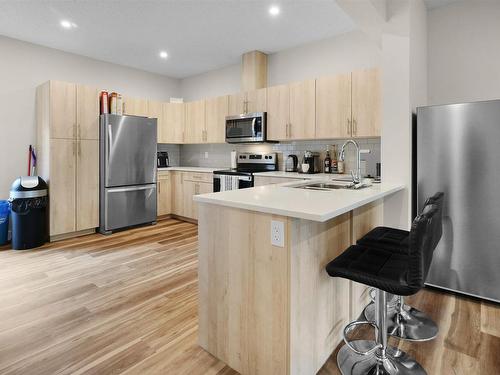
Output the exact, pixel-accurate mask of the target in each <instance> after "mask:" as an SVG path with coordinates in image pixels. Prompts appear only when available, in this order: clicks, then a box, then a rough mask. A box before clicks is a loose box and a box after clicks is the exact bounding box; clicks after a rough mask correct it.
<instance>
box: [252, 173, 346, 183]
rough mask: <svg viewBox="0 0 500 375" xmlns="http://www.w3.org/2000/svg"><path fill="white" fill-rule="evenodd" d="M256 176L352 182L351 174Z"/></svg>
mask: <svg viewBox="0 0 500 375" xmlns="http://www.w3.org/2000/svg"><path fill="white" fill-rule="evenodd" d="M253 175H254V176H262V177H281V178H302V179H304V180H312V179H320V180H325V179H345V180H349V181H350V180H351V175H350V174H345V173H344V174H332V173H298V172H285V171H272V172H257V173H254V174H253Z"/></svg>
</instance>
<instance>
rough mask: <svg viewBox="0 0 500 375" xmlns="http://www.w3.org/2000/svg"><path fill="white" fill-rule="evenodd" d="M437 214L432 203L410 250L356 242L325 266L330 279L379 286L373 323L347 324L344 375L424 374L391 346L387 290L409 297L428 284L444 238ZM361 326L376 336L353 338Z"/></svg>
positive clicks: (414, 230)
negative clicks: (371, 329)
mask: <svg viewBox="0 0 500 375" xmlns="http://www.w3.org/2000/svg"><path fill="white" fill-rule="evenodd" d="M438 214H439V209H438V207H437V206H436V205H435V204H430V205H427V206H426V207H425V208H424V210H423V211H422V213H421V214H420V215H419V216H417V218H415V220H414V221H413V223H412V227H411V231H410V236H409V251H408V253H403V252H394V251H391V250H388V249H382V248H375V247H368V246H364V245H352V246H350V247H349V248H348V249H347V250H346V251H344V252H343V253H342V254H341V255H339V256H338V257H337V258H335V259H334V260H332V261H331V262H330V263H328V265H327V266H326V271H327V272H328V274H329V275H330V276H332V277H342V278H345V279H349V280H353V281H356V282H359V283H362V284H365V285H368V286H371V287H374V288H376V292H375V321H369V320H366V321H355V322H351V323H349V324H348V325H347V326H346V327H345V328H344V341H345V344H346V345H344V346H343V347H342V348H341V349H340V351H339V353H338V355H337V364H338V366H339V368H340V371H341V372H342V374H343V375H351V374H352V375H361V374H377V375H383V374H390V375H396V374H397V375H399V374H412V375H424V374H426V372H425V370H424V369H423V368H422V366H420V364H418V362H416V361H415V360H414V359H413V358H411V357H410V356H409V355H408V354H406V353H405V352H403V351H401V350H399V349H397V348H394V347H389V346H388V345H387V337H388V333H387V294H388V293H391V294H396V295H400V296H408V295H412V294H415V293H417V292H418V291H419V290H420V289H421V288H422V287H423V286H424V281H425V278H426V277H427V272H428V270H429V266H430V263H431V260H432V254H433V252H434V248H435V247H434V246H433V244H434V243H435V241H436V237H438V236H440V232H438V230H437V225H438V223H439V219H438ZM363 324H368V325H371V326H373V327H374V328H375V332H376V340H375V341H371V340H354V341H351V340H349V339H348V337H347V336H348V334H349V332H350V331H352V330H353V329H354V328H355V327H357V326H359V325H363Z"/></svg>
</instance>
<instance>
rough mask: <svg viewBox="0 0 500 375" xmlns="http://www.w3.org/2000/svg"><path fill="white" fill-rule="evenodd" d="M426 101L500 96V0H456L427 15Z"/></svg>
mask: <svg viewBox="0 0 500 375" xmlns="http://www.w3.org/2000/svg"><path fill="white" fill-rule="evenodd" d="M428 45H429V59H428V69H429V104H445V103H456V102H469V101H477V100H488V99H500V48H499V45H500V2H499V1H498V0H489V1H488V0H482V1H459V2H456V3H453V4H450V5H447V6H444V7H440V8H436V9H433V10H430V11H429V13H428Z"/></svg>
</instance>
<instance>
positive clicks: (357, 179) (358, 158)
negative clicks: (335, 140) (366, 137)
mask: <svg viewBox="0 0 500 375" xmlns="http://www.w3.org/2000/svg"><path fill="white" fill-rule="evenodd" d="M348 144H352V145H354V147H356V174H354V172H353V171H352V170H351V177H352V182H353V183H354V184H359V183H361V178H362V176H361V154H369V153H370V150H360V149H359V144H358V142H356V141H355V140H354V139H349V140H347V141H346V142H345V143H344V144H343V145H342V151H340V160H342V161H344V160H345V148H346V146H347V145H348Z"/></svg>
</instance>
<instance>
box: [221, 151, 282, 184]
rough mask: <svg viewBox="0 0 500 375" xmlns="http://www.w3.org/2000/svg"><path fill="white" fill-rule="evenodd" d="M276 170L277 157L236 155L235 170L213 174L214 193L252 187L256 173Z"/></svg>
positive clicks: (268, 155) (274, 154) (250, 154)
mask: <svg viewBox="0 0 500 375" xmlns="http://www.w3.org/2000/svg"><path fill="white" fill-rule="evenodd" d="M276 170H278V156H277V154H276V153H275V152H273V153H269V154H252V153H247V152H242V153H237V155H236V169H228V170H222V171H215V172H214V192H217V191H226V190H236V189H245V188H250V187H253V185H254V176H253V174H254V173H256V172H267V171H276Z"/></svg>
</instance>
